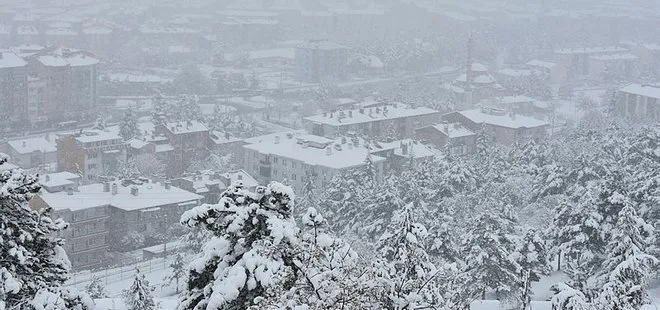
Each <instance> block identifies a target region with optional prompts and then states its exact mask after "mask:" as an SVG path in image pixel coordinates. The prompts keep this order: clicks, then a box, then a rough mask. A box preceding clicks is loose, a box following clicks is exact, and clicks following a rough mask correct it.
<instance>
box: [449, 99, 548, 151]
mask: <svg viewBox="0 0 660 310" xmlns="http://www.w3.org/2000/svg"><path fill="white" fill-rule="evenodd" d="M442 120H443V121H446V122H448V123H459V124H461V126H463V127H465V128H467V129H469V130H470V131H472V132H479V131H481V130H483V131H484V133H485V134H486V135H488V137H489V138H490V139H491V141H492V142H494V143H498V144H502V145H507V146H511V145H514V144H516V143H525V142H527V141H529V140H533V139H543V138H545V137H546V135H547V129H548V127H549V124H548V123H547V122H546V121H542V120H538V119H535V118H532V117H528V116H523V115H517V114H516V113H515V112H508V113H507V112H506V111H505V110H503V109H498V108H491V107H482V108H480V109H472V110H466V111H458V112H452V113H448V114H445V115H443V116H442Z"/></svg>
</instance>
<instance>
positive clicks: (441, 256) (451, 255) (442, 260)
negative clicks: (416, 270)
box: [428, 216, 463, 267]
mask: <svg viewBox="0 0 660 310" xmlns="http://www.w3.org/2000/svg"><path fill="white" fill-rule="evenodd" d="M452 221H453V220H452V218H450V217H448V216H444V217H443V218H442V219H440V220H438V221H437V224H436V225H435V226H433V227H432V229H431V230H430V232H431V233H430V236H429V238H428V239H429V247H428V248H429V251H428V252H429V254H430V255H431V257H432V258H433V259H434V261H436V262H437V263H438V264H442V265H444V264H453V263H455V264H456V265H457V266H459V267H460V266H462V265H463V260H462V259H461V255H460V252H459V247H458V244H457V243H456V237H455V230H454V229H453V227H452V226H451V225H450V223H451V222H452Z"/></svg>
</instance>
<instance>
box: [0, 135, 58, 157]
mask: <svg viewBox="0 0 660 310" xmlns="http://www.w3.org/2000/svg"><path fill="white" fill-rule="evenodd" d="M7 143H8V144H9V146H11V148H12V149H14V151H16V153H19V154H29V153H32V152H44V153H50V152H57V147H55V143H53V142H51V141H48V140H46V139H45V138H43V137H33V138H25V139H20V140H13V141H9V142H7Z"/></svg>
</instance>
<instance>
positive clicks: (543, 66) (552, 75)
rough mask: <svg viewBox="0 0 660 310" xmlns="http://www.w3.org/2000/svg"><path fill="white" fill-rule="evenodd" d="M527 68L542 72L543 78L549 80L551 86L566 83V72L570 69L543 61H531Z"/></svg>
mask: <svg viewBox="0 0 660 310" xmlns="http://www.w3.org/2000/svg"><path fill="white" fill-rule="evenodd" d="M527 67H528V68H530V69H532V70H535V71H536V72H540V73H541V75H542V76H544V77H546V78H547V79H548V82H550V84H555V85H557V84H561V83H564V82H565V81H566V73H567V72H566V70H567V69H568V68H566V67H563V66H558V65H557V64H556V63H554V62H550V61H543V60H537V59H535V60H530V61H528V62H527Z"/></svg>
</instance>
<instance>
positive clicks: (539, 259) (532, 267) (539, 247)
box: [515, 229, 550, 282]
mask: <svg viewBox="0 0 660 310" xmlns="http://www.w3.org/2000/svg"><path fill="white" fill-rule="evenodd" d="M515 255H516V256H517V258H516V260H517V261H518V264H519V265H520V267H521V268H522V271H523V272H525V273H529V276H528V278H529V281H532V282H535V281H539V280H540V279H541V276H544V275H548V274H550V267H549V265H548V253H547V252H546V246H545V240H543V239H541V237H540V236H539V234H538V233H537V232H536V231H535V230H533V229H530V230H528V231H527V232H526V233H525V236H524V237H523V239H522V241H521V242H520V243H519V244H518V247H517V248H516V254H515Z"/></svg>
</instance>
